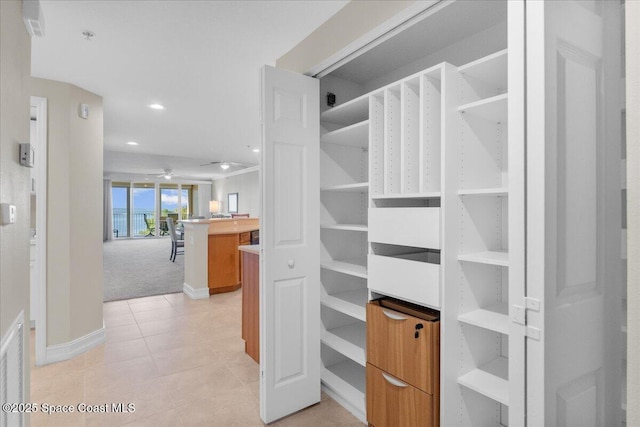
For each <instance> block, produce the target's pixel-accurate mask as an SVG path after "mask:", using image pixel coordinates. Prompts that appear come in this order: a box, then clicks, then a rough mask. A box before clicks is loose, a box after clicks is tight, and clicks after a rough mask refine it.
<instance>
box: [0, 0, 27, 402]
mask: <svg viewBox="0 0 640 427" xmlns="http://www.w3.org/2000/svg"><path fill="white" fill-rule="evenodd" d="M30 75H31V39H30V38H29V35H28V34H27V31H26V30H25V27H24V24H23V23H22V2H20V1H0V93H1V94H2V97H1V100H0V201H1V202H2V203H11V204H13V205H15V206H16V209H17V211H16V222H15V223H14V224H11V225H0V253H1V254H2V256H0V336H4V335H5V333H6V332H7V330H8V329H9V327H10V325H11V323H12V322H13V321H14V319H15V318H16V317H17V316H18V314H19V313H20V311H21V310H24V319H25V321H26V322H28V321H29V222H30V208H29V203H30V202H29V199H30V186H29V169H28V168H25V167H22V166H20V164H19V162H18V158H19V146H18V143H20V142H29V117H30V102H31V101H30V93H29V91H30V89H29V84H30V77H29V76H30ZM27 324H28V323H27ZM24 340H25V341H24V343H25V347H24V354H25V355H27V357H25V360H24V361H25V363H24V365H23V369H24V371H23V372H24V381H25V402H28V401H29V396H30V384H29V383H30V381H29V379H30V366H31V365H30V363H29V362H30V361H29V345H30V344H29V342H30V340H29V328H28V327H25V328H24Z"/></svg>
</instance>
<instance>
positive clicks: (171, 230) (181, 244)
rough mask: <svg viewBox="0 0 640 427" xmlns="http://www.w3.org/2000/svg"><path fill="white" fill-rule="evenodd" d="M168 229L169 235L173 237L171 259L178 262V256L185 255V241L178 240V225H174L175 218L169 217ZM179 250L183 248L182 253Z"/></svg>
mask: <svg viewBox="0 0 640 427" xmlns="http://www.w3.org/2000/svg"><path fill="white" fill-rule="evenodd" d="M167 227H169V235H170V236H171V255H170V256H169V259H170V260H171V261H173V262H176V255H178V254H184V240H182V239H178V233H176V225H175V224H174V223H173V218H171V217H167ZM178 248H182V252H178Z"/></svg>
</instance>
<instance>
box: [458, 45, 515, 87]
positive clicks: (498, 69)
mask: <svg viewBox="0 0 640 427" xmlns="http://www.w3.org/2000/svg"><path fill="white" fill-rule="evenodd" d="M507 58H508V56H507V49H504V50H501V51H499V52H496V53H493V54H491V55H488V56H485V57H484V58H480V59H478V60H477V61H473V62H470V63H468V64H465V65H462V66H460V67H458V72H459V73H460V74H462V75H463V77H470V78H472V79H474V80H478V81H480V82H482V83H484V84H486V85H487V86H488V87H491V88H495V89H505V88H506V87H507V69H508V67H507Z"/></svg>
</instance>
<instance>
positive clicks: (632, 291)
mask: <svg viewBox="0 0 640 427" xmlns="http://www.w3.org/2000/svg"><path fill="white" fill-rule="evenodd" d="M625 13H626V16H625V20H626V26H625V29H626V38H625V41H626V73H625V75H626V84H627V87H626V109H627V319H626V320H627V425H629V426H637V425H640V407H639V406H638V405H637V402H638V401H640V366H639V365H640V356H638V354H639V350H640V327H639V326H640V314H639V313H640V262H639V261H640V232H639V228H638V223H639V222H638V220H639V219H640V213H639V212H640V185H639V183H638V179H639V178H640V168H638V162H640V76H639V75H638V69H639V68H640V26H638V20H639V19H640V2H638V1H627V2H626V3H625ZM634 402H635V403H634Z"/></svg>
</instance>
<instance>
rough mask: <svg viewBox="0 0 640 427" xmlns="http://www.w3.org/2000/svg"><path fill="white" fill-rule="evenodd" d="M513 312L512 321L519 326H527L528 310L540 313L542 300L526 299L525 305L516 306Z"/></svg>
mask: <svg viewBox="0 0 640 427" xmlns="http://www.w3.org/2000/svg"><path fill="white" fill-rule="evenodd" d="M511 308H512V310H511V320H512V321H513V322H514V323H517V324H518V325H526V324H527V310H531V311H536V312H538V311H540V300H539V299H536V298H531V297H524V304H522V305H516V304H514V305H513V306H512V307H511Z"/></svg>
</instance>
